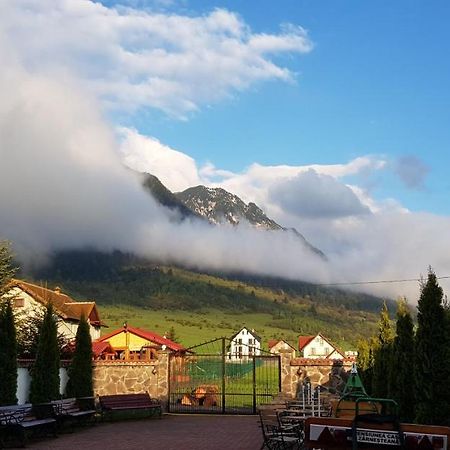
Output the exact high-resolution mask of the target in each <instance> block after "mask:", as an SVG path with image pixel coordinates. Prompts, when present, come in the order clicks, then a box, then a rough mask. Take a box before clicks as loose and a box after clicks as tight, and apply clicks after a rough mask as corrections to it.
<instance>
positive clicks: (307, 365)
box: [280, 351, 354, 397]
mask: <svg viewBox="0 0 450 450" xmlns="http://www.w3.org/2000/svg"><path fill="white" fill-rule="evenodd" d="M280 356H281V391H282V392H283V394H286V395H288V396H290V397H296V396H297V393H298V391H299V388H300V387H301V386H302V384H303V383H304V382H305V381H309V382H310V383H311V385H312V387H313V388H315V387H317V386H318V385H321V386H324V387H326V388H327V389H329V390H330V391H331V392H342V390H343V388H344V386H345V383H346V381H347V379H348V372H349V371H350V369H351V368H352V364H353V362H354V360H351V359H343V360H327V359H311V358H293V353H292V352H289V351H280Z"/></svg>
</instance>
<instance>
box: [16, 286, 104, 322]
mask: <svg viewBox="0 0 450 450" xmlns="http://www.w3.org/2000/svg"><path fill="white" fill-rule="evenodd" d="M10 287H11V288H15V287H17V288H19V289H21V290H22V291H24V292H26V293H27V294H28V295H29V296H30V297H32V298H33V299H34V300H35V301H37V302H38V303H40V304H41V305H43V306H45V305H47V303H49V302H50V303H51V304H52V305H53V307H54V309H55V312H56V314H58V315H59V316H60V317H62V318H63V319H72V320H80V318H81V316H82V315H84V317H86V318H87V319H88V318H89V319H90V322H91V323H92V324H98V325H101V322H100V316H99V314H98V310H97V306H96V305H95V302H76V301H75V300H73V299H72V298H71V297H69V296H68V295H66V294H63V293H62V292H61V290H60V289H59V288H56V289H55V290H51V289H48V288H45V287H43V286H38V285H36V284H33V283H28V282H27V281H22V280H12V281H11V284H10Z"/></svg>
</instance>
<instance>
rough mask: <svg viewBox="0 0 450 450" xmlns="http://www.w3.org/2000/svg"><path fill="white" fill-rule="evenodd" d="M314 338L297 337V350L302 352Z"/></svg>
mask: <svg viewBox="0 0 450 450" xmlns="http://www.w3.org/2000/svg"><path fill="white" fill-rule="evenodd" d="M316 336H317V335H315V336H299V337H298V349H299V350H300V351H302V350H303V349H304V348H305V347H306V346H307V345H308V344H309V343H310V342H311V341H312V340H313V339H314V338H315V337H316Z"/></svg>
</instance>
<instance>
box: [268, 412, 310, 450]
mask: <svg viewBox="0 0 450 450" xmlns="http://www.w3.org/2000/svg"><path fill="white" fill-rule="evenodd" d="M259 419H260V424H261V429H262V433H263V439H264V442H263V445H262V446H261V450H263V449H264V448H267V449H268V450H287V449H292V450H294V449H301V448H302V439H301V437H300V436H299V435H298V434H297V432H296V431H292V430H290V431H287V430H283V428H284V427H283V426H282V425H280V423H279V419H278V416H277V413H276V411H275V410H267V409H266V410H260V411H259Z"/></svg>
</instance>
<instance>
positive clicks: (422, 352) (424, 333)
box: [358, 268, 450, 425]
mask: <svg viewBox="0 0 450 450" xmlns="http://www.w3.org/2000/svg"><path fill="white" fill-rule="evenodd" d="M358 351H359V355H358V365H359V370H360V375H361V378H362V380H363V383H364V385H365V387H366V389H367V391H368V392H369V394H370V395H372V396H373V397H378V398H392V399H394V400H395V401H396V402H397V403H398V407H399V416H400V419H401V420H402V421H405V422H410V423H411V422H415V423H422V424H434V425H450V307H449V304H448V303H447V299H446V297H445V296H444V292H443V290H442V288H441V287H440V286H439V283H438V280H437V277H436V275H435V273H434V272H433V271H432V269H431V268H430V269H429V272H428V277H427V279H426V280H422V282H421V289H420V298H419V301H418V304H417V324H415V323H414V320H413V317H412V313H411V308H410V307H409V305H408V303H407V301H406V300H405V299H401V300H399V301H398V307H397V314H396V321H395V327H394V326H393V324H392V322H391V320H390V317H389V311H388V308H387V307H386V304H384V305H383V307H382V309H381V312H380V320H379V326H378V335H377V336H374V337H372V338H370V339H369V340H366V341H362V342H360V345H359V349H358Z"/></svg>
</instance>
